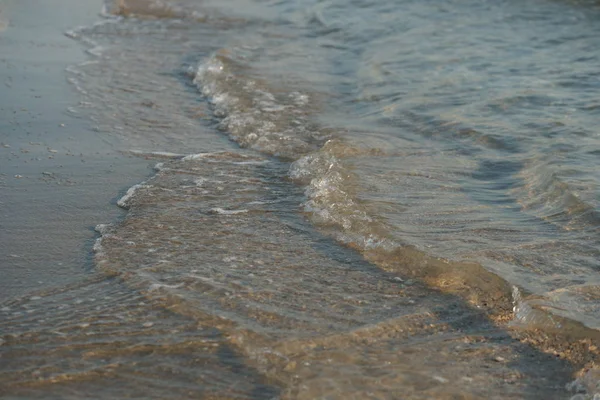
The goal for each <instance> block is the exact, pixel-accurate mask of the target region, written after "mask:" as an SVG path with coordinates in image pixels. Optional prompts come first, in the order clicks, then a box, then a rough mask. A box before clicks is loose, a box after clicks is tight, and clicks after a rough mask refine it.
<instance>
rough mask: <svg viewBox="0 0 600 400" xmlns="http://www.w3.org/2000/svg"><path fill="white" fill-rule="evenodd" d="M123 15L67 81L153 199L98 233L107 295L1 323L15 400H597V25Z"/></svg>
mask: <svg viewBox="0 0 600 400" xmlns="http://www.w3.org/2000/svg"><path fill="white" fill-rule="evenodd" d="M105 13H106V15H105V17H104V19H103V20H102V21H101V22H100V23H98V24H97V25H95V26H92V27H85V28H79V29H76V30H73V31H70V32H69V33H68V35H69V36H71V37H73V38H74V39H75V40H79V41H81V42H82V43H83V44H84V45H85V46H86V48H87V49H88V52H89V53H90V61H89V62H87V63H84V64H82V65H78V66H73V67H72V68H71V69H70V71H69V79H70V80H71V81H72V83H73V84H74V85H75V87H77V88H78V89H79V91H80V94H81V98H82V100H81V104H80V109H81V111H82V112H83V111H84V110H85V112H86V113H87V114H88V115H89V118H91V120H92V121H93V124H94V126H95V129H96V130H97V131H98V133H99V134H100V135H110V137H111V138H116V140H119V141H120V143H122V146H123V149H124V151H131V152H132V153H133V154H136V155H141V156H145V157H147V158H149V159H155V160H156V163H157V166H156V168H155V169H156V174H155V175H154V176H152V177H151V178H149V179H148V180H146V181H144V182H142V183H140V184H139V185H136V186H135V187H133V188H131V189H130V190H129V191H128V192H127V194H126V195H125V196H124V197H123V198H122V199H121V200H120V202H119V205H120V206H121V207H123V208H126V209H128V210H129V212H128V214H127V217H126V218H125V219H124V220H123V221H122V222H118V223H114V222H113V223H110V222H111V221H107V224H106V225H101V226H99V227H98V228H97V230H98V232H99V239H98V241H97V242H96V245H95V246H94V249H93V250H94V252H95V260H96V266H97V270H98V274H99V275H98V277H97V278H93V279H92V278H90V282H87V283H82V285H81V286H78V287H73V288H64V290H57V291H56V292H53V293H44V294H42V295H36V296H34V297H36V300H32V299H31V298H23V299H15V300H13V301H11V302H7V303H6V305H5V306H4V308H1V309H0V313H4V316H3V321H6V322H3V326H2V328H3V330H5V331H6V333H5V335H4V336H3V337H4V339H3V341H4V343H3V346H2V347H0V349H2V350H5V351H6V354H7V356H6V357H7V359H8V360H9V361H11V363H12V364H11V365H15V364H14V363H15V362H16V361H15V360H18V359H19V357H23V356H22V354H24V353H23V352H25V353H26V354H29V355H30V356H29V358H27V360H28V363H24V364H23V365H19V366H18V367H15V366H13V367H9V368H8V369H7V370H6V369H5V370H2V371H1V374H2V375H0V379H1V380H0V382H2V381H3V382H10V384H9V385H8V387H9V391H8V393H9V394H15V395H26V396H30V397H43V395H44V394H47V390H48V389H49V388H50V390H51V391H52V393H56V396H57V397H58V398H63V397H62V396H65V395H66V394H69V393H70V394H71V395H73V396H76V397H77V398H85V397H86V396H87V397H93V394H92V393H94V391H100V392H101V393H104V394H106V395H108V394H110V393H112V394H113V395H115V396H117V397H119V396H126V395H127V396H132V395H133V396H138V397H143V398H151V397H154V398H165V397H172V396H173V395H176V397H177V398H188V397H189V398H220V399H222V398H261V399H262V398H265V399H267V398H295V399H315V398H327V399H329V398H331V399H334V398H335V399H337V398H356V399H364V398H371V397H372V398H388V399H394V398H411V399H413V398H414V399H417V398H423V399H425V398H436V399H437V398H440V399H442V398H448V399H450V398H465V399H466V398H487V399H491V398H498V399H506V398H531V399H534V398H561V399H564V398H569V397H570V396H572V395H573V394H574V393H573V391H577V390H580V391H582V392H586V393H587V395H588V396H592V395H593V394H594V391H595V387H594V385H595V382H596V381H597V380H595V378H594V376H595V375H594V372H593V371H595V370H594V369H592V370H591V371H592V372H587V371H588V370H589V369H590V367H591V366H593V365H594V363H595V361H596V359H597V351H598V347H597V346H596V345H595V344H594V343H596V341H597V340H598V338H599V337H600V335H599V334H598V332H597V330H596V329H597V328H598V327H600V318H599V317H598V309H599V306H600V302H599V299H600V280H599V279H598V274H597V269H598V267H599V261H598V260H599V258H598V255H599V251H600V246H599V242H598V235H597V234H598V230H599V227H600V219H599V217H598V215H599V214H598V207H599V204H598V185H599V183H600V175H599V174H598V169H597V168H596V166H597V157H598V154H600V140H599V139H598V135H597V133H596V125H597V124H596V118H597V116H598V110H600V108H599V107H600V103H599V102H598V98H597V96H596V92H597V90H596V89H597V88H598V86H599V82H600V81H598V76H599V75H598V71H597V64H598V57H599V54H600V52H599V50H600V49H599V46H600V44H599V43H598V41H597V37H598V34H600V27H598V24H597V21H598V19H599V18H600V8H598V6H597V5H595V4H593V3H590V4H587V3H580V2H579V3H575V2H568V1H548V0H544V1H541V0H540V1H535V0H534V1H519V2H517V1H512V0H510V1H471V0H468V1H460V2H458V1H450V2H448V1H444V2H441V1H439V0H426V1H418V2H416V1H410V0H398V1H391V2H371V1H348V0H326V1H304V2H300V1H294V0H286V1H235V0H232V1H205V2H195V1H192V0H182V1H177V2H173V3H166V2H153V1H144V0H137V1H133V0H131V1H117V2H115V3H108V4H107V5H106V9H105ZM228 139H229V140H228ZM105 276H109V277H112V278H111V279H109V280H106V278H103V277H105ZM113 292H114V293H113ZM90 298H93V303H94V304H96V305H95V306H93V307H92V306H91V305H90V306H87V305H85V306H84V304H88V303H89V302H92V300H89V299H90ZM76 299H79V300H76ZM112 299H115V300H114V301H113V300H112ZM46 300H47V301H46ZM73 301H75V303H72V302H73ZM77 301H81V302H80V303H77ZM37 304H41V305H40V306H37ZM114 304H116V305H114ZM61 307H62V308H61ZM65 307H72V308H71V310H73V311H69V312H68V313H67V312H65V311H58V310H63V308H65ZM113 307H116V308H115V310H114V312H113V311H109V310H112V308H113ZM49 313H57V315H61V317H56V318H54V317H52V318H49V317H47V318H44V319H43V321H40V320H39V318H40V317H39V315H52V314H49ZM61 313H63V314H61ZM0 315H2V314H0ZM42 354H44V355H48V357H49V359H50V360H54V361H49V362H47V363H44V362H43V361H41V355H42ZM60 360H63V361H60ZM36 363H37V364H36ZM40 363H41V364H42V365H38V364H40ZM9 364H10V363H9ZM24 371H25V372H24ZM577 371H579V375H581V376H583V375H585V373H586V372H587V375H585V377H584V378H581V379H580V380H579V381H576V382H575V383H574V384H571V385H567V386H565V384H566V383H567V382H570V381H572V380H573V379H574V378H575V376H574V374H575V373H576V372H577ZM25 375H27V377H25ZM29 375H31V378H30V377H29ZM579 375H578V376H579ZM106 379H117V380H116V381H114V382H113V383H112V384H111V385H109V386H107V385H106V384H105V382H106ZM92 388H93V389H92Z"/></svg>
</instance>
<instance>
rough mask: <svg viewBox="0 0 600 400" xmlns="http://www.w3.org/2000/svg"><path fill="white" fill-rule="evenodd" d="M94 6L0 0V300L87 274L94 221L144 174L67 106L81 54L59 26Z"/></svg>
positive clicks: (69, 0) (78, 20) (89, 18)
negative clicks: (70, 70) (70, 74)
mask: <svg viewBox="0 0 600 400" xmlns="http://www.w3.org/2000/svg"><path fill="white" fill-rule="evenodd" d="M100 10H101V2H100V1H95V0H94V1H87V2H80V1H75V0H60V1H57V2H52V3H39V4H36V5H35V7H32V6H31V5H30V4H27V3H25V2H19V1H10V0H9V1H5V2H3V3H1V4H0V54H1V56H0V91H1V92H2V96H0V276H2V279H0V301H2V300H7V299H10V298H14V297H16V296H17V297H18V296H22V295H24V294H26V293H27V292H30V291H32V290H40V289H45V288H48V287H55V286H58V285H64V284H66V283H69V282H73V281H75V280H77V279H81V278H83V277H84V276H86V274H88V272H89V268H90V267H91V266H92V263H91V259H90V255H89V254H90V248H91V243H92V241H93V239H94V237H95V233H94V231H93V226H94V225H95V224H97V223H100V222H105V221H111V220H115V219H116V218H118V217H119V216H120V215H121V214H120V213H121V211H120V210H119V209H118V208H117V207H115V206H114V201H113V200H114V198H115V196H116V195H118V194H119V193H120V192H121V191H123V190H125V189H126V188H127V187H129V186H131V185H132V184H133V183H135V182H138V181H139V180H140V179H143V177H144V176H146V175H148V174H149V173H150V171H149V169H148V162H147V161H145V160H143V159H140V158H135V157H131V156H126V155H123V154H122V153H120V152H119V150H120V149H119V145H118V143H117V141H116V140H113V141H111V140H110V139H107V138H106V137H101V136H100V135H99V134H98V133H96V132H94V131H93V129H92V127H91V124H90V121H89V120H88V119H87V118H85V117H84V116H81V117H80V116H78V115H77V114H76V113H74V112H72V111H73V110H74V108H72V107H74V106H76V105H77V103H78V101H79V96H78V93H77V92H76V91H75V88H74V87H73V85H71V84H70V83H69V82H68V81H67V73H66V71H65V69H66V68H67V67H68V66H69V65H74V64H77V63H81V62H84V61H86V60H87V59H88V56H87V55H86V54H85V49H84V48H83V47H82V45H81V44H80V43H77V42H76V41H73V40H71V39H69V38H67V37H66V36H65V35H64V32H65V31H66V30H68V29H71V28H74V27H75V26H77V25H81V24H91V23H93V22H94V21H96V20H98V13H99V11H100ZM69 109H71V110H72V111H71V112H70V111H69Z"/></svg>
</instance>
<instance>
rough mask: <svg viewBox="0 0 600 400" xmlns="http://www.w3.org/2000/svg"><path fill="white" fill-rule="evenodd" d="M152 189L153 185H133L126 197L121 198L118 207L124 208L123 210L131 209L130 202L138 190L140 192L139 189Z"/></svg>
mask: <svg viewBox="0 0 600 400" xmlns="http://www.w3.org/2000/svg"><path fill="white" fill-rule="evenodd" d="M151 187H152V185H147V184H146V183H139V184H137V185H133V186H132V187H130V188H129V189H128V190H127V193H125V195H124V196H123V197H121V198H120V199H119V200H118V201H117V205H118V206H119V207H122V208H128V207H129V201H130V200H131V199H132V197H133V196H134V195H135V192H136V191H137V190H139V189H147V188H151Z"/></svg>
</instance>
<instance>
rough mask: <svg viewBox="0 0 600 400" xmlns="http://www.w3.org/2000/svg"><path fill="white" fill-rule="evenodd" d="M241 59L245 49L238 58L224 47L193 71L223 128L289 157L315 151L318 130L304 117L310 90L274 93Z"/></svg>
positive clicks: (246, 143) (234, 137)
mask: <svg viewBox="0 0 600 400" xmlns="http://www.w3.org/2000/svg"><path fill="white" fill-rule="evenodd" d="M246 52H247V51H246ZM241 53H242V52H241ZM246 57H247V56H246ZM243 58H244V55H243V54H239V55H238V57H237V58H236V56H235V54H234V52H232V51H226V50H221V51H220V52H218V53H217V54H215V55H213V56H212V57H210V58H209V59H208V60H206V61H205V62H203V63H202V64H201V65H200V66H199V67H198V69H197V71H196V73H195V78H194V83H195V84H196V85H197V87H198V88H199V90H200V91H201V92H202V94H203V95H204V96H206V97H207V98H208V100H209V101H210V103H211V104H212V105H213V112H214V115H215V116H216V117H217V118H219V119H220V123H219V129H221V130H223V131H226V132H227V133H228V134H229V137H230V138H231V139H232V140H234V141H235V142H237V143H238V144H240V145H241V146H242V147H250V148H254V149H256V150H259V151H262V152H264V153H267V154H271V155H275V156H279V157H283V158H287V159H296V158H298V157H299V156H301V155H303V154H306V153H308V152H310V151H313V150H315V149H316V148H317V142H318V141H319V139H320V137H319V136H320V134H319V132H318V131H317V130H314V129H311V127H310V124H309V123H308V121H307V118H306V114H307V112H308V106H309V103H310V99H309V97H308V95H306V94H302V93H299V92H288V93H284V94H276V92H275V91H274V90H272V89H271V88H270V87H269V86H268V85H266V84H264V83H262V82H260V80H258V79H253V78H252V77H251V76H250V74H249V73H248V72H249V71H248V68H247V65H245V64H244V63H243Z"/></svg>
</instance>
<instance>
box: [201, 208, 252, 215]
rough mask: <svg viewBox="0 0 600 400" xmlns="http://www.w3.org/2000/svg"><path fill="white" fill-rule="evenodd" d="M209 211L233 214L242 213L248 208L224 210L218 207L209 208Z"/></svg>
mask: <svg viewBox="0 0 600 400" xmlns="http://www.w3.org/2000/svg"><path fill="white" fill-rule="evenodd" d="M210 211H211V212H212V213H215V214H222V215H235V214H243V213H247V212H248V210H224V209H222V208H219V207H215V208H211V209H210Z"/></svg>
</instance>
